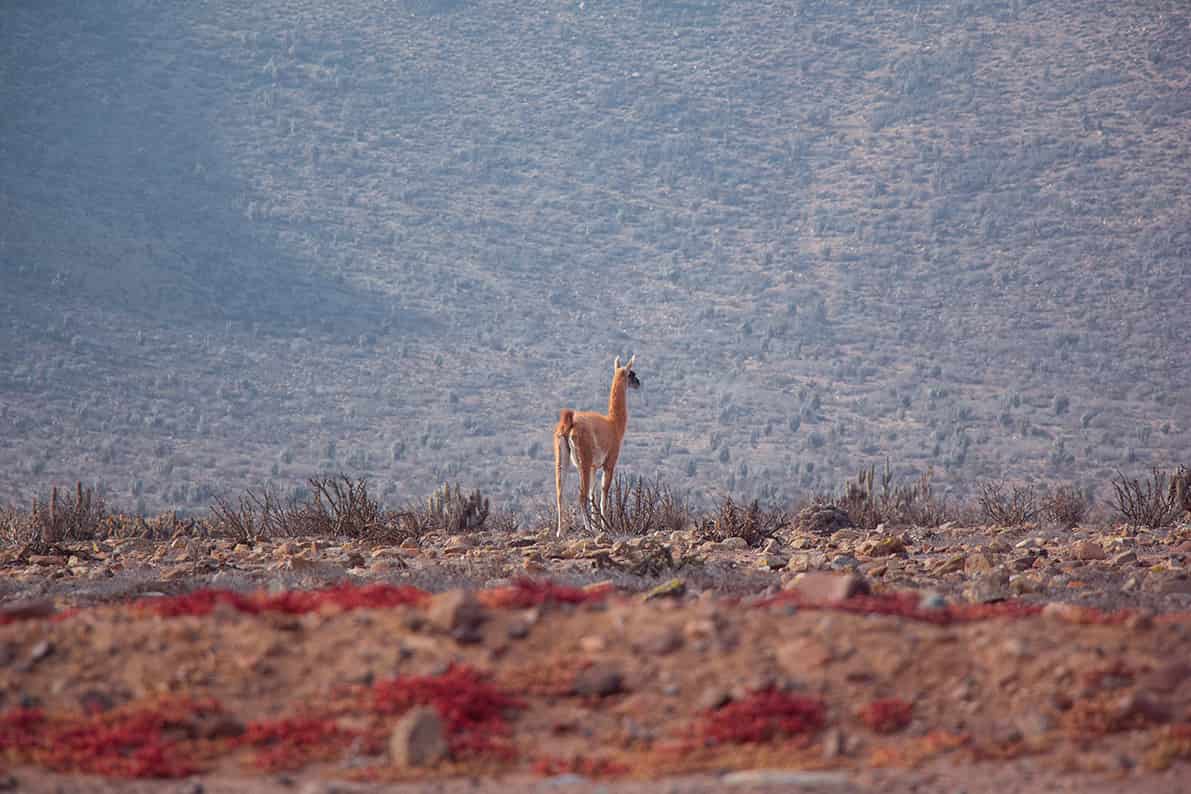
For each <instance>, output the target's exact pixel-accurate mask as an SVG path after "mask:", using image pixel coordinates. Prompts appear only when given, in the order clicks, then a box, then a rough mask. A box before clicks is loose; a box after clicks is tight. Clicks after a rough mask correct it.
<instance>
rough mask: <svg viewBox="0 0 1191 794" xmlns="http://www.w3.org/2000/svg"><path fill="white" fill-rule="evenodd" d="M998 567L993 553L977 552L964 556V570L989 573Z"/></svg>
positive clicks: (973, 572)
mask: <svg viewBox="0 0 1191 794" xmlns="http://www.w3.org/2000/svg"><path fill="white" fill-rule="evenodd" d="M996 567H997V563H996V560H994V559H993V556H992V555H991V554H987V553H985V552H977V553H975V554H969V555H968V556H967V557H965V558H964V568H963V569H964V571H965V572H967V573H971V574H981V573H988V572H989V571H991V570H992V569H994V568H996Z"/></svg>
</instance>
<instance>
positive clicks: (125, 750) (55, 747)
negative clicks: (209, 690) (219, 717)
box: [0, 698, 220, 778]
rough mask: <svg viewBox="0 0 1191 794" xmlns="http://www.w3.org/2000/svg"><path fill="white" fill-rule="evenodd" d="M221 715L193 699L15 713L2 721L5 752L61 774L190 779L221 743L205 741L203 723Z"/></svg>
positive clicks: (13, 758) (0, 739) (1, 748)
mask: <svg viewBox="0 0 1191 794" xmlns="http://www.w3.org/2000/svg"><path fill="white" fill-rule="evenodd" d="M219 711H220V708H219V706H218V704H216V703H215V702H214V701H209V700H207V701H196V700H191V699H188V698H163V699H160V700H157V701H155V702H152V703H149V704H140V705H128V706H123V707H120V708H116V709H112V710H111V711H107V712H104V713H91V714H70V715H65V716H54V717H51V716H47V715H46V714H44V713H43V712H41V711H40V710H37V709H15V710H13V711H10V712H8V713H7V714H5V715H4V716H3V717H0V752H2V753H3V754H4V756H5V757H6V758H8V759H9V760H10V761H16V762H26V763H33V764H37V765H39V766H42V767H45V768H47V769H52V770H54V771H58V772H83V773H88V774H96V775H106V776H109V777H126V778H178V777H185V776H187V775H191V774H194V773H195V772H197V771H199V766H200V762H201V761H202V760H203V759H205V758H207V757H210V755H211V754H212V753H213V752H214V750H215V748H216V745H217V744H218V741H219V740H212V739H209V738H204V737H203V736H202V730H201V723H202V721H203V720H204V719H205V718H207V717H209V716H210V715H213V714H216V713H218V712H219Z"/></svg>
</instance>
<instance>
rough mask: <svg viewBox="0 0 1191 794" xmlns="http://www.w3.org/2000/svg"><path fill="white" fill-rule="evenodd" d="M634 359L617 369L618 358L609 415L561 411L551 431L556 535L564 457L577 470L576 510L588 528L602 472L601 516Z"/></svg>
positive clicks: (617, 449) (625, 421) (624, 416)
mask: <svg viewBox="0 0 1191 794" xmlns="http://www.w3.org/2000/svg"><path fill="white" fill-rule="evenodd" d="M635 359H636V356H634V357H633V358H631V359H629V362H628V364H626V365H625V366H623V367H622V366H620V358H619V357H618V358H617V359H616V364H615V365H614V367H613V372H612V389H611V391H610V393H609V395H608V413H607V414H601V413H597V412H595V411H579V412H576V411H572V410H571V409H569V408H564V409H563V410H562V411H561V412H560V413H559V416H558V425H557V426H556V427H555V428H554V486H555V496H556V500H557V507H558V534H559V535H560V536H561V535H562V521H563V513H562V490H563V485H564V483H565V482H566V469H567V458H570V459H571V460H572V462H574V463H575V466H576V468H578V469H579V509H580V510H581V511H582V518H583V524H584V526H585V527H587V529H588V530H590V529H591V516H590V508H591V486H592V479H593V478H594V477H595V472H596V469H597V468H598V469H600V470H602V475H601V477H602V479H601V481H600V490H601V494H600V514H601V515H603V512H604V509H605V507H606V506H607V504H608V491H609V489H611V487H612V477H613V474H614V473H615V471H616V462H617V460H618V459H619V457H620V445H621V442H622V441H623V440H624V432H625V429H626V428H627V427H628V422H629V412H628V399H627V396H626V392H627V391H628V387H629V382H630V379H631V380H632V381H633V382H634V384H637V383H638V382H637V381H636V375H635V374H631V373H632V366H633V362H634V360H635Z"/></svg>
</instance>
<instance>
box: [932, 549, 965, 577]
mask: <svg viewBox="0 0 1191 794" xmlns="http://www.w3.org/2000/svg"><path fill="white" fill-rule="evenodd" d="M967 559H968V558H967V557H965V556H964V555H962V554H960V555H959V556H956V557H951V558H949V559H946V560H944V561H943V562H940V563H938V564H936V565H935V567H934V573H936V574H944V573H955V572H956V571H962V570H963V569H964V565H966V564H967Z"/></svg>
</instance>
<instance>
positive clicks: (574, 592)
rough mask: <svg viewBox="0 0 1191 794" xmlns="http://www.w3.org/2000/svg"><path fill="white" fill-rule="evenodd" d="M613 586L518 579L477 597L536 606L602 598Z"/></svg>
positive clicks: (501, 603) (520, 606)
mask: <svg viewBox="0 0 1191 794" xmlns="http://www.w3.org/2000/svg"><path fill="white" fill-rule="evenodd" d="M614 589H615V588H613V586H612V585H603V586H599V587H591V588H579V587H566V586H564V585H559V584H555V583H554V582H552V581H550V580H548V579H547V580H545V581H536V580H534V579H527V578H523V579H518V580H516V581H515V582H513V584H512V585H511V586H510V587H498V588H495V589H492V590H484V591H482V592H481V593H480V594H479V599H480V601H481V602H482V603H484V605H486V606H489V607H493V608H497V609H499V608H517V609H526V608H528V607H534V606H539V605H541V604H547V603H560V604H586V603H590V602H596V601H603V600H605V599H606V598H607V597H608V596H609V595H611V593H612V592H613V590H614Z"/></svg>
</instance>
